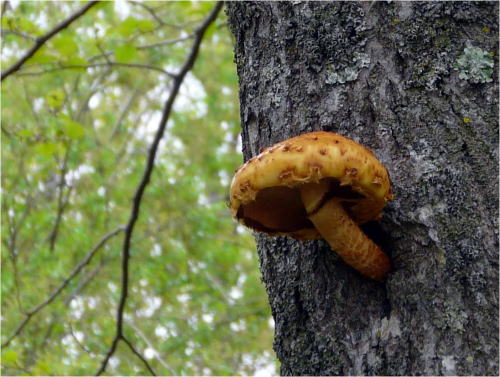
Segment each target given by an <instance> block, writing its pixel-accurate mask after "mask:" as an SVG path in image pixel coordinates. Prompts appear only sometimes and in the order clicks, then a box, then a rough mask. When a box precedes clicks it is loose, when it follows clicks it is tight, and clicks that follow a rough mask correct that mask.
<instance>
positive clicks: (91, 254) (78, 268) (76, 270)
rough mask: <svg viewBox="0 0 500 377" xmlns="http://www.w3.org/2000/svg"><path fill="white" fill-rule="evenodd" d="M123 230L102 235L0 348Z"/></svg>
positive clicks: (117, 229)
mask: <svg viewBox="0 0 500 377" xmlns="http://www.w3.org/2000/svg"><path fill="white" fill-rule="evenodd" d="M123 230H125V228H124V227H123V226H120V227H118V228H116V229H115V230H113V231H111V232H109V233H108V234H106V235H105V236H104V237H102V238H101V239H100V240H99V242H98V243H97V244H96V245H95V246H94V248H93V249H92V250H91V251H90V252H89V253H88V254H87V256H86V257H85V258H84V259H83V261H82V262H80V263H79V264H78V265H77V266H76V267H75V268H74V269H73V271H72V272H71V274H70V275H69V276H68V277H67V278H66V279H65V280H64V281H63V283H62V284H61V285H60V286H59V287H58V288H56V289H55V290H54V291H53V292H52V293H51V294H50V296H49V297H48V298H47V299H45V301H43V302H42V303H40V304H38V305H37V306H36V307H34V308H33V309H31V310H29V311H28V312H26V316H25V318H24V320H22V321H21V323H20V324H19V325H18V326H17V328H16V329H15V330H14V332H13V333H12V335H11V336H9V338H8V339H7V340H6V341H5V342H4V343H3V344H2V348H4V347H7V346H8V345H9V344H10V342H12V340H13V339H14V338H15V337H16V336H18V335H19V334H20V333H21V331H22V330H23V328H24V327H25V326H26V325H27V324H28V322H29V321H30V320H31V318H33V316H34V315H35V314H37V313H38V312H39V311H40V310H42V309H43V308H45V307H46V306H47V305H48V304H50V303H51V302H52V301H54V299H55V298H56V297H57V296H58V295H59V294H60V293H61V292H62V290H63V289H64V288H66V287H67V286H68V284H69V283H70V282H71V280H73V279H74V278H75V276H76V275H78V273H79V272H80V271H81V270H82V269H83V268H84V267H85V266H86V265H88V264H89V263H90V262H91V261H92V258H93V257H94V255H95V254H96V253H97V251H99V249H100V248H101V247H102V246H104V244H105V243H106V242H107V241H108V240H109V239H110V238H112V237H113V236H115V235H117V234H118V233H119V232H121V231H123Z"/></svg>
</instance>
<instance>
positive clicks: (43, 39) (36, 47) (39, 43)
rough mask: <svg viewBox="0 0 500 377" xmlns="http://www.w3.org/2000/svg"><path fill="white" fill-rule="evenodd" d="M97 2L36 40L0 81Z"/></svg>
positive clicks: (4, 73) (88, 4) (84, 7)
mask: <svg viewBox="0 0 500 377" xmlns="http://www.w3.org/2000/svg"><path fill="white" fill-rule="evenodd" d="M97 3H98V1H90V2H89V3H87V4H86V5H85V6H83V7H82V8H81V9H80V10H78V11H77V12H75V13H73V14H72V15H71V16H70V17H68V18H67V19H66V20H64V21H63V22H61V23H60V24H59V25H57V26H56V27H55V28H53V29H52V30H50V31H49V32H47V33H46V34H44V35H42V36H41V37H39V38H37V39H36V41H35V44H34V45H33V47H31V48H30V49H29V50H28V51H27V52H26V53H25V54H24V56H23V57H22V58H21V59H19V60H18V61H17V62H16V63H14V64H13V65H12V66H11V67H10V68H7V69H6V70H5V71H3V72H2V73H1V76H0V77H1V79H0V81H3V80H4V79H6V78H7V77H9V76H10V75H11V74H13V73H14V72H17V71H18V70H19V69H20V68H21V67H22V66H23V64H24V63H25V62H26V61H27V60H28V59H29V58H31V57H32V56H33V55H34V54H35V53H36V52H37V51H38V50H39V49H40V48H42V46H43V45H44V44H45V43H46V42H47V41H48V40H49V39H50V38H52V37H53V36H54V35H56V34H57V33H59V32H60V31H61V30H64V29H66V28H67V27H68V26H69V25H70V24H71V23H73V21H75V20H76V19H78V18H79V17H81V16H83V15H84V14H85V13H86V12H87V11H88V10H89V9H90V8H92V7H93V6H94V5H97Z"/></svg>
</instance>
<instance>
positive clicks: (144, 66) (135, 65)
mask: <svg viewBox="0 0 500 377" xmlns="http://www.w3.org/2000/svg"><path fill="white" fill-rule="evenodd" d="M111 66H117V67H128V68H140V69H149V70H151V71H156V72H160V73H162V74H164V75H166V76H169V77H173V76H175V75H174V74H173V73H170V72H168V71H165V70H164V69H162V68H160V67H155V66H154V65H149V64H141V63H119V62H113V61H107V62H106V63H91V64H82V65H79V64H73V65H62V66H59V67H55V68H50V69H43V70H40V71H33V72H20V73H19V74H18V76H37V75H43V74H44V73H51V72H57V71H62V70H65V69H88V68H95V67H111Z"/></svg>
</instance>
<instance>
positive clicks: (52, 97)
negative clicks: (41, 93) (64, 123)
mask: <svg viewBox="0 0 500 377" xmlns="http://www.w3.org/2000/svg"><path fill="white" fill-rule="evenodd" d="M64 97H65V95H64V92H63V91H62V90H61V89H54V90H51V91H50V92H48V93H47V95H46V96H45V101H46V102H47V105H49V106H50V107H52V108H53V109H56V108H59V107H61V106H62V104H63V103H64Z"/></svg>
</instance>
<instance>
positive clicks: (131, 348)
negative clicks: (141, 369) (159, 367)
mask: <svg viewBox="0 0 500 377" xmlns="http://www.w3.org/2000/svg"><path fill="white" fill-rule="evenodd" d="M122 340H123V341H124V342H125V343H126V344H127V346H128V347H129V348H130V350H131V351H132V352H133V353H134V354H135V355H136V356H137V357H138V358H139V359H141V361H142V362H143V363H144V365H145V366H146V368H148V371H149V373H151V374H152V375H153V376H156V373H155V372H154V370H153V368H151V365H149V363H148V361H147V360H146V359H145V358H144V357H143V356H142V355H141V354H140V352H139V351H137V350H136V349H135V347H134V346H133V344H132V343H130V341H129V340H128V339H127V337H125V336H123V335H122Z"/></svg>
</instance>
